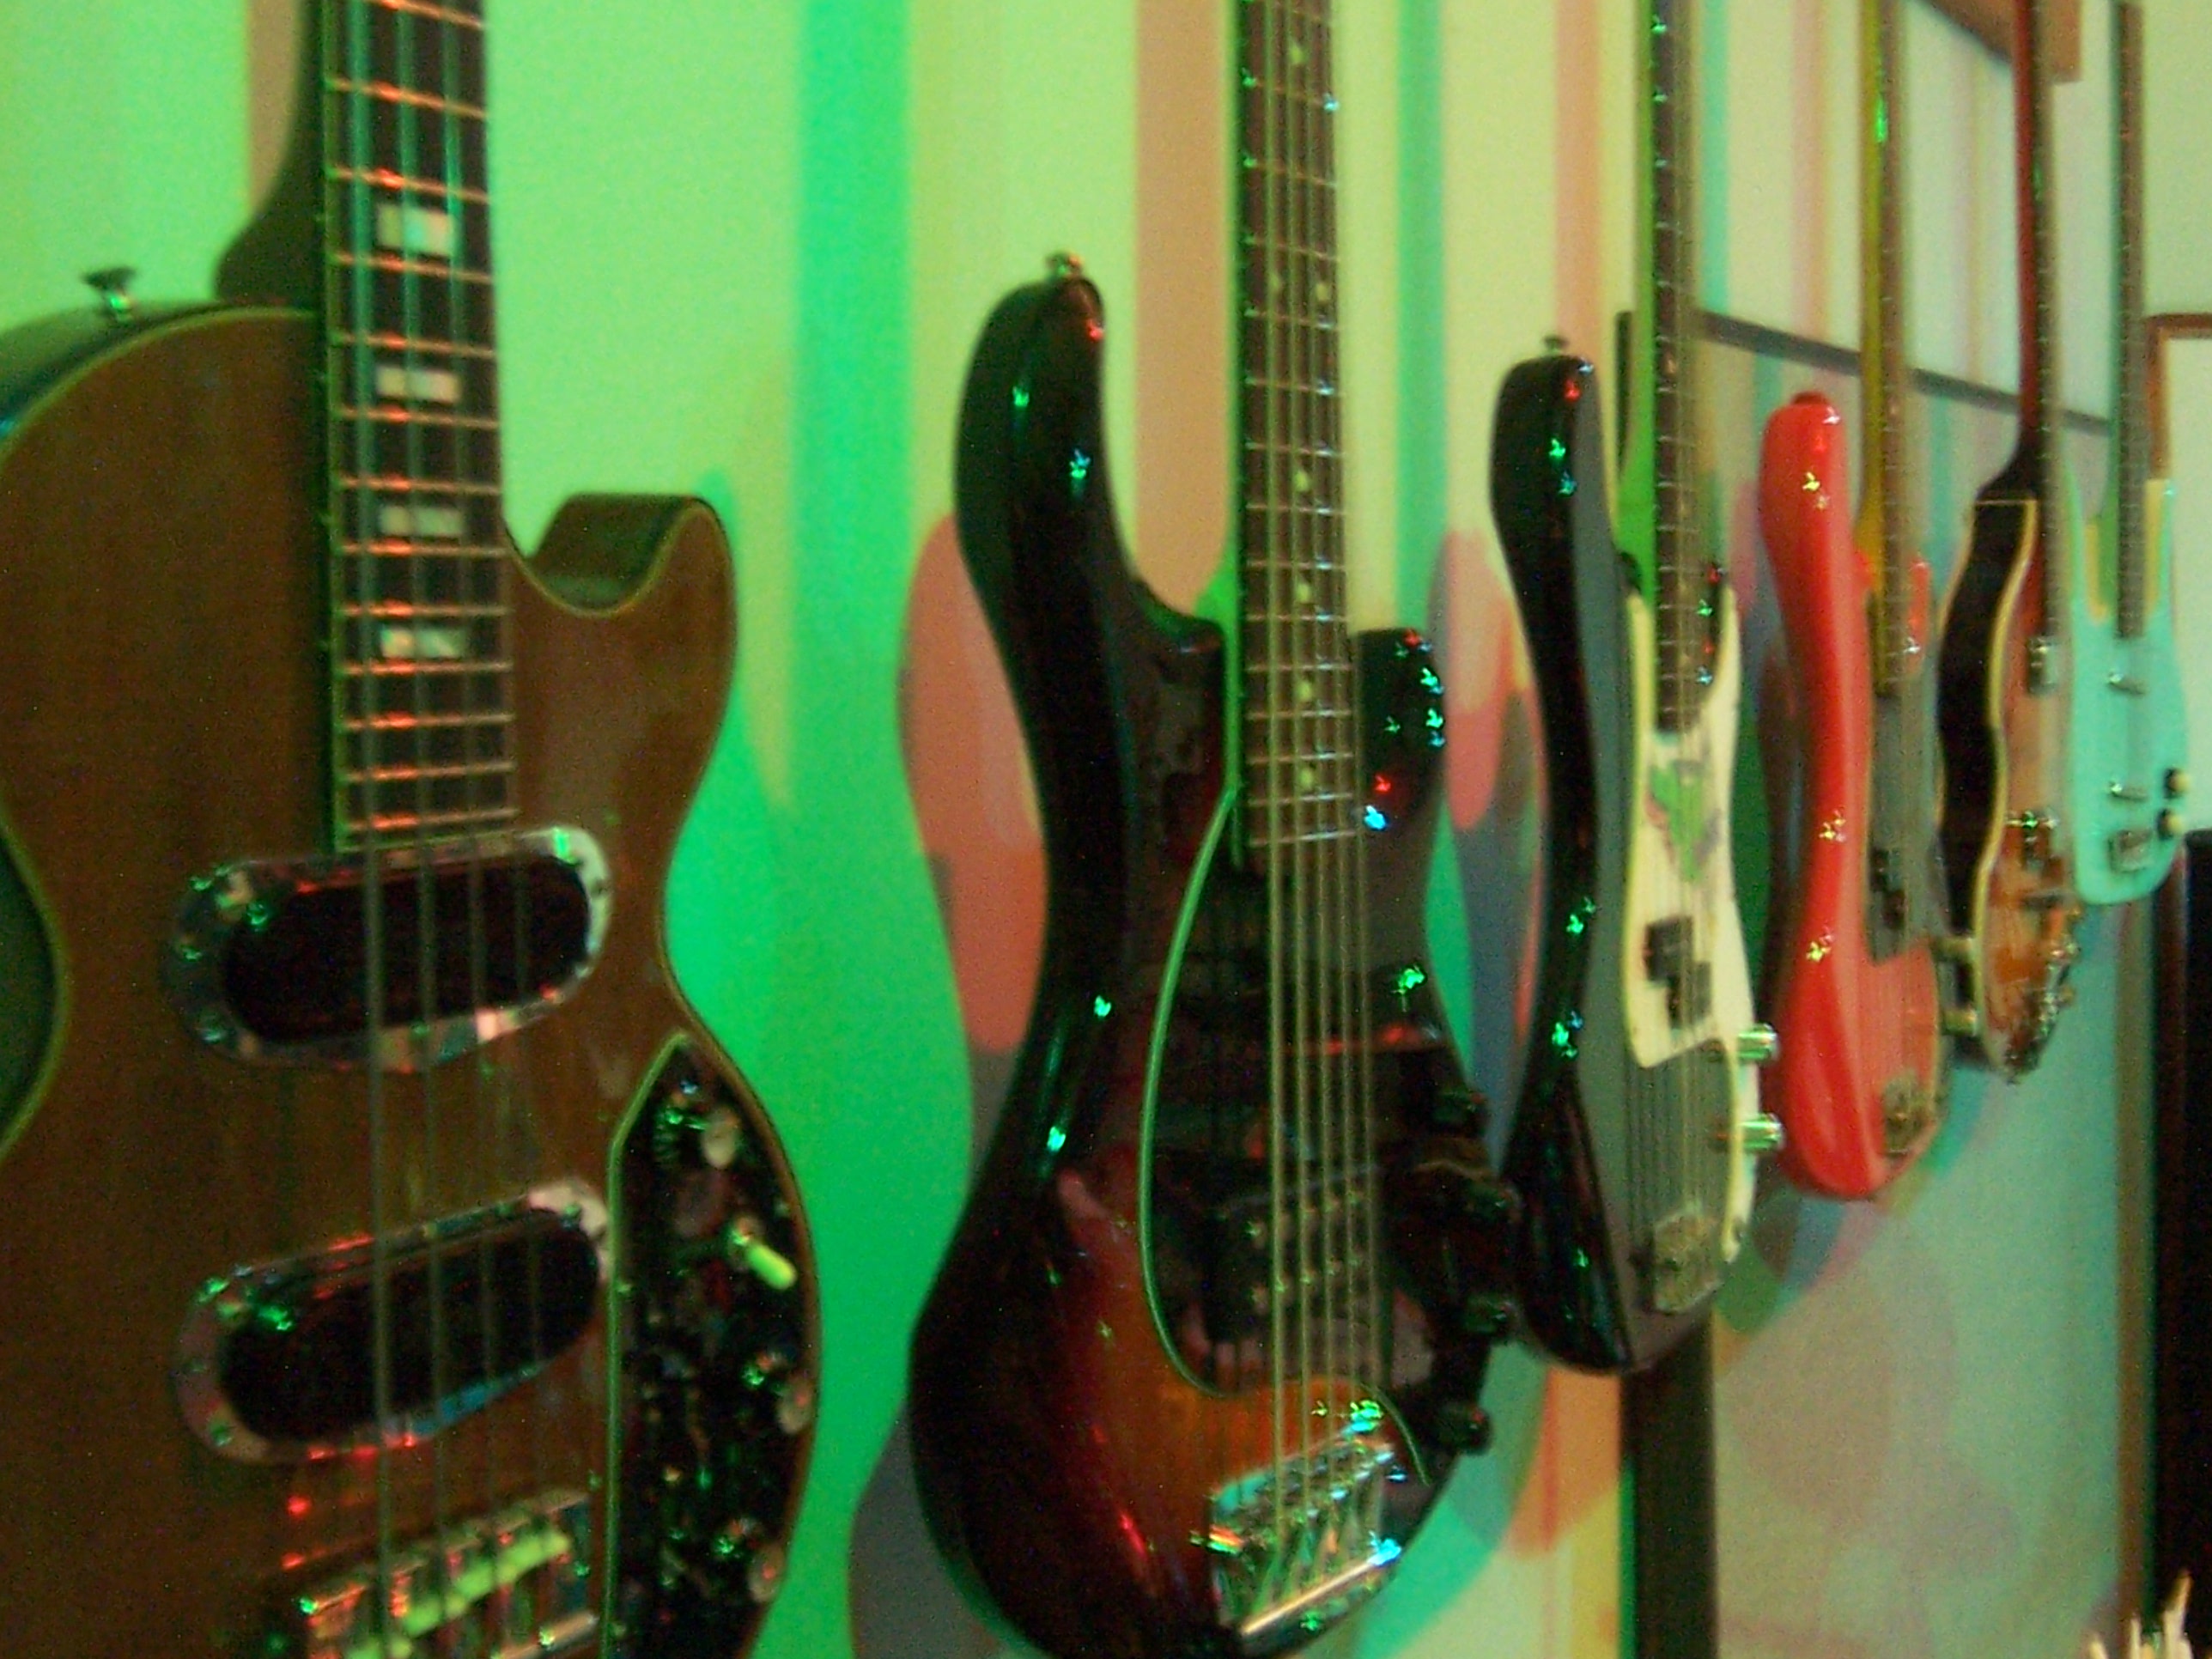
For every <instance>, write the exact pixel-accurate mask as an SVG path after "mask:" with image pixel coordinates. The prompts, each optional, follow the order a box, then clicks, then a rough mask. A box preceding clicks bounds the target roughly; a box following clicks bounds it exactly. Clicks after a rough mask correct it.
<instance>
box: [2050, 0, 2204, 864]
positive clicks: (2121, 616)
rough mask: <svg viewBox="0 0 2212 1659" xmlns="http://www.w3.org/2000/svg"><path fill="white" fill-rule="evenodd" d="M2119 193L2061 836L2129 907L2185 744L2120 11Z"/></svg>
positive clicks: (2138, 13) (2072, 605) (2130, 91)
mask: <svg viewBox="0 0 2212 1659" xmlns="http://www.w3.org/2000/svg"><path fill="white" fill-rule="evenodd" d="M2112 62H2113V66H2114V67H2113V74H2112V89H2113V97H2114V112H2113V115H2114V118H2113V123H2112V131H2113V137H2114V139H2115V141H2116V143H2115V149H2116V151H2117V156H2116V161H2117V166H2116V167H2115V168H2114V173H2115V176H2116V178H2117V179H2118V188H2117V190H2116V191H2114V206H2115V208H2116V209H2117V215H2116V216H2117V219H2118V225H2117V230H2118V234H2117V236H2116V237H2115V238H2114V244H2115V252H2116V254H2117V260H2116V264H2115V268H2114V274H2115V276H2117V278H2118V282H2117V284H2116V288H2117V292H2116V294H2115V295H2114V299H2115V302H2116V303H2115V307H2114V309H2115V312H2116V313H2117V314H2118V319H2119V338H2118V352H2117V354H2116V356H2117V367H2118V375H2117V377H2116V378H2117V380H2118V385H2117V386H2116V387H2115V389H2114V394H2113V398H2112V480H2113V482H2112V483H2111V484H2109V485H2108V486H2107V487H2106V491H2105V510H2104V511H2103V512H2102V513H2100V514H2099V515H2098V516H2097V519H2096V521H2095V522H2094V523H2093V524H2090V525H2088V526H2086V527H2085V531H2084V533H2083V535H2082V537H2081V543H2080V551H2079V554H2078V556H2075V557H2074V558H2070V559H2069V560H2067V561H2066V562H2065V564H2064V566H2063V570H2064V573H2065V574H2064V575H2063V577H2062V579H2061V580H2063V583H2064V585H2065V604H2066V619H2067V623H2068V628H2069V633H2068V643H2069V660H2068V666H2067V670H2066V671H2067V674H2068V676H2069V686H2068V690H2069V714H2070V715H2071V721H2072V732H2071V737H2070V742H2071V744H2072V747H2071V748H2070V749H2069V751H2068V759H2067V764H2066V776H2067V792H2066V793H2067V798H2068V799H2067V804H2066V806H2065V807H2064V808H2063V809H2062V813H2063V828H2062V829H2061V834H2062V835H2063V836H2069V837H2070V838H2071V839H2072V841H2073V843H2074V884H2075V890H2076V891H2077V892H2079V893H2080V894H2081V897H2082V898H2083V899H2084V900H2085V901H2086V902H2088V903H2091V904H2125V903H2127V902H2129V901H2130V899H2139V898H2141V897H2142V896H2144V895H2145V894H2147V893H2148V892H2150V891H2151V890H2153V889H2154V888H2155V887H2156V886H2157V885H2158V884H2159V883H2160V882H2161V881H2164V880H2165V879H2166V869H2167V866H2170V865H2171V864H2172V862H2173V849H2174V848H2175V847H2176V846H2177V845H2178V844H2179V841H2180V837H2181V833H2182V831H2183V829H2185V828H2186V825H2185V822H2184V819H2183V816H2182V810H2181V800H2182V798H2183V796H2184V795H2185V794H2186V793H2187V792H2188V789H2189V778H2188V775H2187V774H2186V773H2185V772H2184V770H2183V768H2184V767H2185V766H2186V765H2187V764H2188V759H2189V743H2188V737H2187V734H2186V733H2185V732H2184V730H2183V726H2182V713H2181V668H2180V664H2179V662H2178V661H2177V660H2176V653H2175V650H2174V643H2173V531H2172V515H2171V513H2169V511H2168V508H2169V507H2170V506H2171V504H2172V498H2173V487H2172V485H2171V484H2170V483H2167V482H2166V480H2165V479H2164V478H2162V477H2154V476H2153V474H2154V472H2161V471H2164V470H2165V468H2164V466H2163V465H2162V464H2160V465H2154V464H2153V462H2152V460H2151V459H2150V444H2149V438H2150V433H2149V429H2148V428H2149V420H2148V414H2149V410H2148V404H2149V397H2148V362H2147V359H2148V350H2149V342H2148V338H2147V337H2146V331H2145V329H2144V325H2143V242H2142V118H2141V112H2142V10H2141V8H2140V7H2139V5H2138V4H2137V3H2136V0H2121V3H2119V4H2117V5H2115V6H2114V7H2113V8H2112Z"/></svg>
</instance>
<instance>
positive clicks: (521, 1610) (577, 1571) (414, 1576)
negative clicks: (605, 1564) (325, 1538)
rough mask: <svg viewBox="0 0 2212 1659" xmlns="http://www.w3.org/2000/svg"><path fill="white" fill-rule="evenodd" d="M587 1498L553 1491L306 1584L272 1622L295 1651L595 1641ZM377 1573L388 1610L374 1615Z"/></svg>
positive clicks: (575, 1649)
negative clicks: (386, 1559) (387, 1564)
mask: <svg viewBox="0 0 2212 1659" xmlns="http://www.w3.org/2000/svg"><path fill="white" fill-rule="evenodd" d="M591 1525H592V1516H591V1504H590V1502H589V1500H587V1499H586V1498H585V1497H584V1496H583V1494H582V1493H580V1492H565V1491H556V1492H546V1493H544V1494H542V1495H540V1496H539V1497H538V1498H534V1499H532V1500H531V1501H529V1502H527V1503H524V1504H515V1505H513V1507H511V1508H509V1509H505V1510H500V1511H499V1512H498V1513H497V1514H495V1515H491V1516H484V1517H483V1518H481V1519H478V1520H474V1521H468V1522H462V1523H460V1524H459V1525H458V1526H454V1527H449V1528H447V1529H446V1531H445V1532H444V1533H443V1534H441V1536H439V1537H437V1538H435V1539H425V1540H421V1541H416V1542H415V1543H412V1544H410V1545H408V1546H406V1547H404V1548H403V1549H401V1550H400V1551H398V1553H396V1554H395V1555H394V1556H393V1558H392V1563H391V1569H390V1577H389V1579H388V1581H386V1580H385V1579H384V1577H383V1569H382V1568H381V1567H380V1565H379V1564H377V1563H375V1562H373V1561H372V1562H368V1563H366V1564H364V1565H361V1566H358V1567H356V1568H355V1569H354V1570H353V1571H350V1572H348V1573H346V1574H344V1575H343V1576H342V1577H337V1578H333V1579H330V1580H327V1581H325V1583H320V1584H317V1585H314V1586H313V1587H311V1588H309V1589H307V1591H306V1592H305V1593H303V1594H302V1595H299V1596H297V1597H296V1598H294V1599H292V1600H291V1601H289V1603H288V1604H287V1611H286V1614H285V1626H284V1627H283V1628H281V1629H280V1630H279V1631H278V1632H276V1635H277V1636H278V1638H280V1639H281V1640H282V1641H283V1644H284V1645H283V1651H284V1652H287V1653H293V1654H296V1655H297V1656H299V1659H444V1656H447V1655H463V1654H465V1655H467V1656H470V1659H561V1656H564V1655H575V1654H582V1653H584V1652H586V1651H587V1650H596V1648H597V1646H598V1644H599V1614H598V1613H597V1611H596V1610H595V1607H594V1605H593V1603H594V1598H593V1595H592V1568H591ZM380 1583H385V1584H386V1589H387V1591H388V1594H387V1595H386V1596H385V1597H384V1598H383V1600H384V1603H385V1605H386V1606H387V1607H389V1608H390V1613H389V1615H388V1617H386V1618H385V1619H383V1620H380V1619H379V1617H378V1613H377V1609H378V1604H379V1600H380V1598H379V1595H378V1589H379V1585H380Z"/></svg>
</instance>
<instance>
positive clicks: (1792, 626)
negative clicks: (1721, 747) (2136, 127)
mask: <svg viewBox="0 0 2212 1659" xmlns="http://www.w3.org/2000/svg"><path fill="white" fill-rule="evenodd" d="M1861 12H1862V18H1863V21H1862V27H1861V46H1862V53H1863V70H1864V74H1863V82H1864V103H1865V108H1864V112H1863V118H1862V120H1861V121H1860V124H1859V125H1860V131H1861V132H1862V133H1863V134H1864V141H1863V142H1864V149H1863V154H1862V157H1861V162H1860V179H1861V184H1862V191H1863V198H1864V201H1863V206H1864V212H1863V230H1862V237H1863V243H1864V251H1865V258H1864V273H1865V288H1864V293H1865V301H1864V304H1863V307H1862V313H1861V314H1862V316H1863V319H1864V322H1863V345H1862V348H1861V353H1860V362H1861V371H1862V372H1861V381H1860V385H1861V388H1862V392H1863V399H1864V401H1863V405H1862V406H1863V410H1864V422H1863V426H1864V432H1865V440H1864V443H1863V448H1862V453H1863V454H1864V455H1865V456H1866V457H1867V458H1868V460H1869V471H1868V477H1867V484H1866V492H1865V495H1864V498H1863V500H1862V501H1861V502H1860V504H1859V514H1858V524H1857V532H1856V534H1854V532H1853V529H1852V526H1851V524H1850V518H1849V513H1850V501H1849V495H1848V493H1847V485H1846V472H1845V465H1844V436H1843V422H1842V420H1841V419H1840V417H1838V415H1837V413H1836V411H1835V409H1834V407H1833V406H1832V404H1830V403H1829V402H1828V400H1827V399H1826V398H1823V397H1821V396H1820V394H1819V393H1817V392H1806V393H1804V394H1802V396H1800V397H1799V398H1796V401H1794V402H1792V403H1790V404H1786V405H1784V407H1783V408H1781V409H1779V410H1776V411H1775V413H1774V416H1773V417H1772V418H1771V420H1770V421H1769V422H1767V426H1766V441H1765V450H1764V453H1763V454H1762V456H1761V459H1760V467H1759V528H1760V530H1761V532H1763V534H1764V535H1765V541H1766V552H1767V559H1768V562H1769V563H1770V565H1771V567H1772V569H1773V572H1774V586H1775V594H1776V598H1777V599H1778V602H1779V604H1780V607H1781V611H1782V622H1783V627H1784V633H1785V635H1786V636H1787V639H1788V642H1789V648H1790V663H1791V665H1792V667H1793V668H1794V670H1795V671H1796V677H1797V683H1798V696H1797V699H1796V702H1797V708H1798V709H1799V711H1800V714H1801V718H1802V721H1803V726H1802V734H1803V735H1802V751H1801V756H1800V768H1801V773H1800V775H1801V777H1802V796H1801V799H1800V800H1799V803H1798V811H1797V836H1796V860H1795V871H1796V890H1795V891H1794V892H1793V893H1792V894H1790V897H1789V902H1787V903H1786V904H1785V905H1784V906H1782V907H1779V909H1780V915H1779V916H1778V921H1777V926H1778V928H1779V930H1780V933H1779V938H1778V946H1777V949H1776V951H1774V953H1773V957H1772V960H1773V963H1774V975H1773V983H1772V987H1771V993H1772V997H1773V1002H1772V1018H1773V1023H1774V1027H1775V1029H1776V1030H1777V1031H1778V1032H1779V1033H1780V1035H1781V1039H1782V1052H1781V1053H1780V1054H1779V1055H1778V1056H1777V1059H1776V1064H1775V1068H1774V1073H1773V1078H1772V1091H1771V1098H1772V1099H1773V1101H1774V1102H1775V1108H1774V1109H1775V1115H1777V1116H1778V1117H1779V1118H1780V1119H1781V1120H1782V1124H1783V1128H1784V1132H1785V1134H1786V1136H1787V1140H1786V1143H1785V1145H1784V1147H1783V1149H1782V1156H1781V1164H1782V1168H1783V1170H1784V1172H1785V1173H1787V1174H1788V1175H1789V1176H1790V1178H1791V1179H1792V1180H1794V1181H1796V1182H1798V1184H1800V1185H1801V1186H1804V1187H1807V1188H1811V1189H1812V1190H1813V1191H1814V1192H1818V1193H1823V1194H1826V1195H1828V1196H1829V1197H1832V1198H1866V1197H1869V1196H1870V1195H1871V1194H1874V1193H1875V1192H1877V1191H1879V1190H1880V1189H1881V1188H1882V1187H1884V1186H1885V1185H1887V1183H1888V1182H1889V1181H1890V1180H1891V1179H1892V1178H1893V1176H1896V1175H1897V1174H1898V1173H1899V1171H1901V1170H1904V1169H1905V1166H1906V1165H1907V1164H1909V1163H1910V1161H1911V1159H1912V1158H1913V1157H1914V1156H1915V1155H1916V1154H1917V1153H1918V1152H1920V1151H1921V1150H1922V1149H1923V1147H1925V1146H1927V1144H1928V1141H1929V1137H1930V1136H1931V1135H1933V1133H1935V1130H1936V1123H1937V1121H1938V1114H1939V1112H1940V1110H1941V1108H1942V1098H1943V1081H1944V1068H1943V1061H1944V1058H1945V1054H1944V1049H1945V1041H1944V1036H1943V1030H1942V997H1941V993H1940V990H1939V987H1938V981H1937V963H1936V955H1935V951H1936V943H1937V941H1939V940H1941V939H1943V938H1945V937H1946V936H1947V935H1948V927H1947V925H1946V921H1945V916H1944V912H1943V886H1942V862H1941V854H1940V853H1939V851H1938V848H1937V841H1936V708H1935V689H1936V682H1935V676H1934V675H1933V674H1931V673H1929V672H1928V671H1926V669H1927V665H1926V646H1925V641H1926V639H1927V632H1928V624H1929V620H1930V617H1929V611H1930V606H1929V573H1928V566H1927V564H1926V562H1924V561H1923V560H1922V559H1920V558H1919V557H1918V556H1917V555H1916V553H1915V551H1914V548H1913V543H1912V539H1911V531H1910V529H1909V527H1908V525H1907V520H1906V512H1907V501H1908V497H1909V494H1910V483H1909V475H1908V471H1907V463H1906V460H1905V452H1906V442H1907V428H1906V419H1905V392H1906V390H1907V384H1908V381H1909V380H1910V377H1911V368H1910V366H1909V364H1908V362H1907V361H1906V357H1905V289H1904V274H1903V270H1902V264H1903V254H1902V247H1901V244H1902V240H1903V227H1902V216H1901V213H1900V211H1899V181H1900V179H1901V178H1902V175H1903V166H1902V162H1901V161H1900V159H1899V144H1900V140H1901V134H1902V128H1901V125H1900V123H1899V108H1898V104H1899V100H1898V98H1897V96H1896V88H1897V87H1898V85H1899V79H1900V76H1899V70H1898V64H1897V59H1898V55H1899V46H1900V40H1901V30H1900V27H1899V19H1898V5H1897V0H1863V3H1862V5H1861Z"/></svg>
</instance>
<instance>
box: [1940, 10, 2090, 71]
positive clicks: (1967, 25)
mask: <svg viewBox="0 0 2212 1659" xmlns="http://www.w3.org/2000/svg"><path fill="white" fill-rule="evenodd" d="M2016 3H2018V0H1935V4H1936V10H1938V11H1940V12H1942V13H1943V14H1944V15H1946V16H1948V17H1949V18H1950V19H1952V21H1954V22H1956V23H1957V24H1958V25H1959V26H1960V27H1961V28H1964V29H1965V30H1966V31H1967V32H1968V33H1971V34H1972V36H1973V37H1974V38H1975V39H1976V40H1979V41H1980V42H1981V43H1982V44H1983V45H1984V46H1987V47H1988V48H1989V49H1990V51H1991V52H1995V53H1996V54H1997V56H1998V57H2000V58H2010V57H2011V56H2012V17H2013V8H2014V6H2015V4H2016ZM2051 75H2052V76H2053V77H2054V78H2056V79H2057V80H2060V81H2073V80H2078V79H2079V78H2080V77H2081V0H2051Z"/></svg>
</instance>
